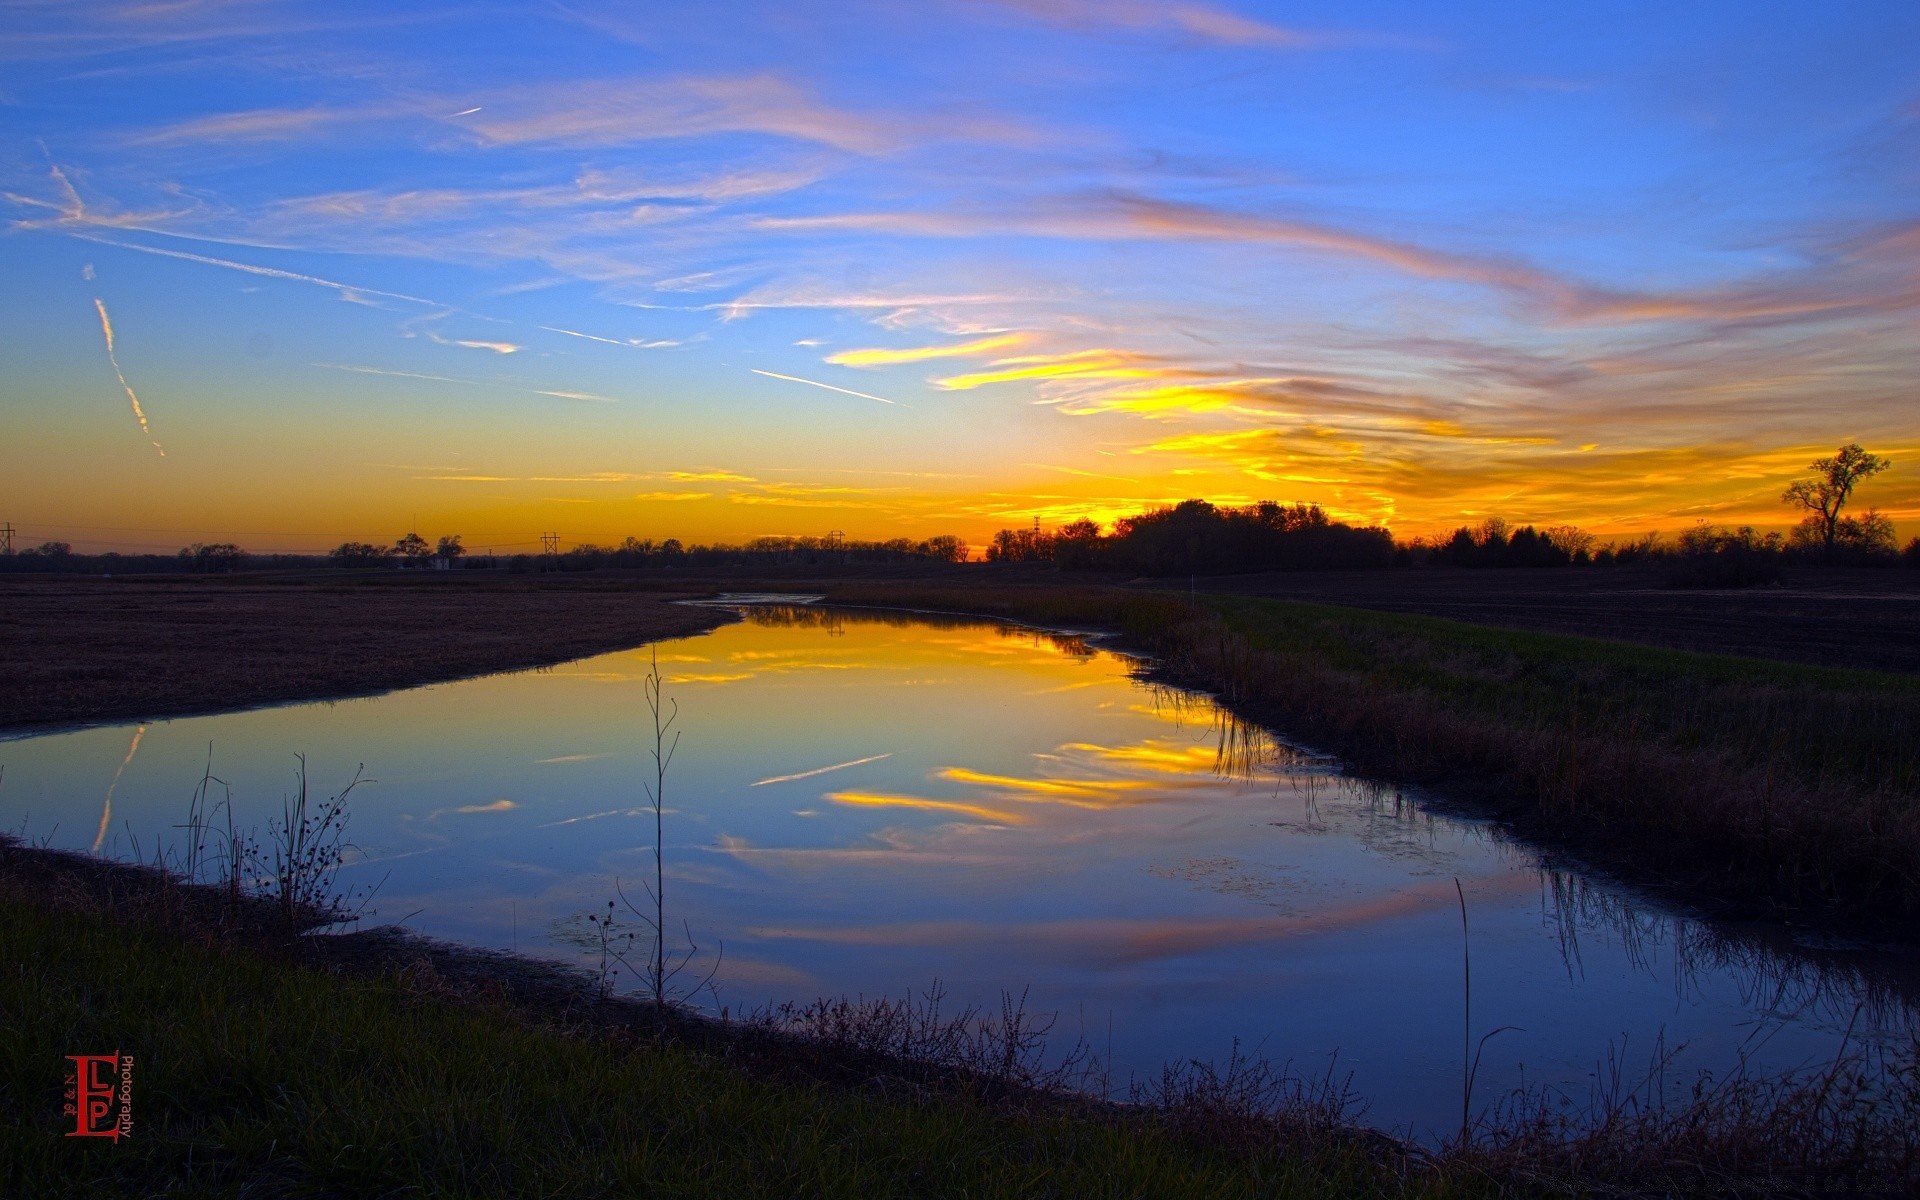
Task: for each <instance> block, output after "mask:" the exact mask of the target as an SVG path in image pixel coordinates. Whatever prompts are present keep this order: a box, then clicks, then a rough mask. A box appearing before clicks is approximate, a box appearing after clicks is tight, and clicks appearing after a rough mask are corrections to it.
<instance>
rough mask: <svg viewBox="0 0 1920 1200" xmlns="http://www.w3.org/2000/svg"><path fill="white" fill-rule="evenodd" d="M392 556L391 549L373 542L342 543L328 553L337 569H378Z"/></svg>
mask: <svg viewBox="0 0 1920 1200" xmlns="http://www.w3.org/2000/svg"><path fill="white" fill-rule="evenodd" d="M392 556H393V551H392V550H391V549H390V548H388V547H386V546H376V545H374V544H373V543H371V542H341V543H340V544H339V545H338V546H335V547H334V548H333V549H331V550H329V551H327V557H328V558H329V559H331V560H333V565H334V566H336V567H377V566H379V565H380V564H382V563H384V562H386V561H387V559H389V558H391V557H392Z"/></svg>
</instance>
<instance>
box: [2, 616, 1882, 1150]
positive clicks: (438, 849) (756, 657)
mask: <svg viewBox="0 0 1920 1200" xmlns="http://www.w3.org/2000/svg"><path fill="white" fill-rule="evenodd" d="M743 612H744V615H745V620H743V621H742V622H741V623H739V624H736V625H731V626H727V627H725V628H722V629H720V630H717V631H715V632H714V633H711V634H709V635H706V636H702V637H696V638H689V639H684V640H680V641H675V642H668V643H662V644H661V645H660V646H659V647H658V653H659V661H660V666H661V670H662V672H663V673H664V674H665V676H666V680H667V682H666V690H667V692H668V694H669V696H670V697H671V698H672V699H673V700H675V701H677V702H678V705H679V714H680V715H679V725H678V728H679V730H680V731H681V735H682V736H681V740H680V743H679V748H678V752H677V755H676V757H675V758H674V760H673V764H672V767H671V770H670V773H669V777H668V781H667V789H668V793H667V801H668V806H669V812H668V814H667V818H666V831H667V833H666V844H667V862H668V882H667V887H668V911H669V921H670V923H672V924H675V925H678V924H679V923H680V922H685V924H686V926H687V927H688V928H689V929H691V930H692V932H693V934H694V936H695V938H696V939H698V940H699V941H700V942H701V943H702V944H703V945H704V946H707V947H712V946H715V945H720V944H723V945H724V947H725V954H724V959H723V961H722V962H721V965H720V968H719V972H718V976H717V978H716V980H715V983H716V987H717V990H718V998H719V1002H720V1003H725V1004H728V1005H730V1006H733V1007H735V1008H740V1007H751V1006H754V1005H758V1004H763V1003H766V1002H769V1001H781V1000H807V999H812V998H814V997H816V996H820V995H825V994H842V993H845V994H865V995H868V996H874V995H881V994H886V995H900V994H902V993H903V992H905V991H907V990H909V989H914V990H918V989H921V988H924V987H925V986H926V985H927V984H928V983H929V982H930V981H932V980H934V979H939V980H941V981H943V982H944V983H945V984H946V985H947V987H948V990H949V993H950V994H951V995H952V996H953V997H954V999H955V1000H958V1001H962V1002H971V1001H984V1002H988V1003H994V1002H996V1001H997V998H998V996H999V994H1000V992H1001V990H1002V989H1010V990H1012V991H1015V992H1018V991H1020V990H1021V989H1030V991H1029V998H1028V1003H1029V1006H1030V1007H1031V1008H1034V1009H1038V1010H1041V1011H1046V1012H1055V1013H1058V1014H1059V1020H1058V1024H1057V1026H1056V1030H1055V1039H1056V1041H1058V1042H1071V1041H1072V1040H1073V1039H1074V1038H1075V1037H1084V1038H1085V1039H1086V1041H1087V1042H1088V1043H1089V1044H1090V1045H1091V1046H1092V1048H1093V1049H1094V1050H1095V1052H1097V1053H1098V1054H1099V1055H1100V1056H1101V1057H1103V1058H1107V1057H1109V1056H1110V1058H1111V1061H1112V1062H1113V1063H1114V1065H1115V1067H1116V1076H1117V1078H1118V1079H1119V1080H1121V1081H1124V1079H1125V1077H1126V1075H1127V1073H1128V1072H1130V1071H1132V1072H1150V1071H1154V1070H1156V1069H1157V1068H1158V1067H1159V1065H1160V1064H1161V1063H1163V1062H1165V1061H1168V1060H1171V1059H1178V1058H1189V1057H1201V1058H1223V1057H1224V1056H1225V1055H1226V1054H1227V1053H1228V1052H1229V1051H1230V1049H1231V1047H1232V1044H1233V1039H1235V1038H1236V1037H1237V1038H1239V1039H1240V1040H1241V1043H1242V1045H1243V1046H1245V1047H1248V1048H1252V1049H1255V1050H1257V1051H1259V1052H1260V1053H1263V1054H1265V1055H1266V1056H1267V1057H1269V1058H1272V1059H1275V1060H1291V1061H1292V1063H1293V1064H1294V1066H1295V1069H1296V1070H1299V1071H1301V1072H1303V1073H1307V1074H1316V1075H1317V1074H1320V1073H1323V1072H1324V1071H1325V1070H1326V1069H1327V1068H1328V1066H1329V1064H1330V1063H1331V1062H1333V1061H1334V1055H1335V1054H1336V1052H1337V1055H1338V1058H1337V1062H1338V1071H1339V1072H1340V1073H1342V1074H1344V1073H1346V1072H1349V1071H1350V1072H1352V1074H1353V1086H1354V1088H1355V1090H1356V1092H1357V1093H1359V1094H1360V1095H1362V1096H1364V1097H1365V1098H1366V1099H1367V1101H1368V1102H1369V1104H1370V1110H1369V1113H1368V1119H1369V1120H1371V1121H1373V1122H1375V1123H1377V1124H1381V1125H1385V1126H1398V1127H1405V1128H1410V1129H1412V1130H1413V1131H1415V1132H1431V1131H1434V1130H1444V1129H1446V1128H1448V1127H1449V1126H1450V1124H1457V1122H1458V1113H1459V1104H1460V1081H1461V1058H1462V1034H1463V1027H1462V993H1461V976H1462V962H1461V947H1462V936H1461V924H1460V909H1459V903H1458V900H1457V898H1456V893H1455V880H1456V879H1457V880H1458V881H1459V884H1460V887H1461V888H1462V889H1463V891H1464V893H1465V896H1466V902H1467V907H1468V911H1469V917H1470V923H1471V935H1470V936H1471V948H1472V954H1473V963H1472V967H1473V980H1474V996H1473V1036H1474V1037H1475V1039H1476V1040H1477V1039H1478V1038H1479V1037H1480V1035H1482V1034H1484V1033H1486V1032H1487V1031H1489V1030H1492V1029H1495V1028H1498V1027H1501V1026H1515V1027H1517V1028H1516V1029H1514V1030H1510V1031H1508V1032H1504V1033H1501V1034H1499V1035H1498V1036H1497V1037H1495V1038H1493V1039H1492V1040H1491V1041H1489V1042H1488V1043H1487V1047H1486V1051H1485V1055H1484V1059H1483V1062H1482V1066H1481V1068H1480V1075H1479V1090H1478V1092H1477V1095H1478V1096H1480V1097H1482V1098H1492V1097H1494V1096H1496V1095H1497V1094H1498V1093H1500V1092H1502V1091H1503V1090H1505V1089H1507V1088H1510V1087H1513V1086H1515V1085H1518V1084H1520V1083H1522V1082H1525V1083H1529V1084H1551V1085H1559V1086H1561V1087H1563V1088H1565V1089H1566V1090H1567V1091H1568V1092H1569V1093H1570V1094H1572V1095H1573V1096H1574V1097H1575V1098H1576V1099H1581V1098H1584V1097H1585V1096H1586V1095H1587V1094H1588V1089H1589V1087H1590V1085H1591V1083H1592V1081H1593V1079H1594V1077H1595V1075H1596V1071H1597V1070H1598V1068H1599V1064H1600V1063H1601V1062H1602V1061H1603V1060H1605V1059H1607V1058H1608V1057H1609V1055H1613V1056H1616V1057H1619V1058H1621V1059H1622V1060H1623V1061H1624V1062H1625V1063H1626V1065H1627V1066H1628V1067H1629V1068H1644V1066H1645V1064H1646V1063H1647V1062H1648V1061H1649V1058H1650V1056H1651V1055H1652V1054H1653V1053H1654V1051H1655V1048H1656V1046H1657V1045H1658V1044H1660V1043H1661V1042H1662V1040H1664V1042H1665V1043H1666V1044H1667V1045H1669V1046H1671V1045H1674V1044H1684V1046H1685V1049H1684V1050H1683V1052H1682V1053H1681V1055H1680V1057H1679V1059H1678V1062H1677V1063H1676V1065H1675V1067H1674V1068H1672V1069H1670V1070H1669V1072H1668V1074H1669V1077H1670V1078H1680V1077H1682V1076H1687V1077H1690V1075H1691V1072H1692V1071H1695V1070H1700V1069H1711V1070H1714V1071H1724V1070H1726V1069H1727V1068H1728V1067H1730V1066H1731V1065H1732V1064H1733V1063H1734V1062H1735V1061H1737V1059H1738V1058H1739V1057H1740V1056H1741V1055H1742V1053H1746V1054H1749V1055H1751V1056H1752V1057H1753V1060H1754V1062H1755V1063H1756V1064H1757V1065H1758V1066H1761V1067H1765V1068H1780V1067H1792V1066H1798V1065H1803V1064H1806V1063H1809V1062H1814V1061H1818V1060H1820V1059H1822V1058H1823V1057H1826V1056H1828V1055H1830V1054H1831V1053H1832V1051H1833V1050H1834V1048H1835V1047H1836V1046H1837V1045H1838V1044H1839V1043H1840V1041H1841V1039H1842V1036H1843V1034H1844V1033H1845V1031H1846V1029H1847V1027H1848V1025H1849V1023H1852V1025H1853V1027H1854V1028H1853V1033H1852V1035H1851V1036H1852V1037H1853V1038H1854V1039H1860V1038H1863V1037H1873V1036H1886V1035H1890V1034H1894V1033H1897V1032H1899V1031H1901V1030H1905V1029H1910V1028H1912V1027H1913V1024H1914V1013H1915V1010H1914V1007H1913V1004H1912V997H1914V996H1915V995H1920V986H1916V983H1915V974H1916V973H1915V969H1914V963H1913V961H1912V959H1911V957H1908V956H1902V955H1897V954H1892V953H1890V952H1886V951H1874V950H1870V949H1865V948H1845V947H1841V948H1833V947H1826V948H1821V949H1808V948H1804V947H1801V946H1797V945H1795V944H1794V943H1793V942H1792V941H1791V940H1790V939H1788V938H1787V937H1786V936H1785V935H1784V934H1782V933H1780V932H1779V931H1777V930H1768V929H1766V928H1754V929H1748V930H1733V929H1727V928H1724V927H1718V926H1713V925H1709V924H1707V923H1704V922H1700V921H1696V920H1692V919H1689V918H1686V917H1683V916H1680V915H1676V914H1672V913H1669V912H1666V911H1663V910H1662V909H1661V908H1659V907H1658V906H1656V905H1653V904H1651V903H1649V902H1647V901H1646V900H1644V899H1641V898H1637V897H1635V896H1633V895H1631V894H1629V893H1627V892H1624V891H1622V890H1620V889H1618V888H1615V887H1612V886H1610V885H1608V884H1606V883H1605V882H1603V881H1598V880H1594V879H1590V878H1587V877H1584V876H1583V875H1582V874H1581V873H1580V872H1578V871H1577V870H1570V869H1566V868H1565V867H1556V866H1553V865H1550V864H1548V863H1545V862H1543V860H1542V856H1541V855H1540V854H1539V853H1538V852H1537V851H1535V850H1533V849H1531V848H1529V847H1527V846H1525V845H1523V844H1517V843H1514V842H1512V841H1511V840H1508V839H1506V838H1504V837H1502V836H1501V835H1500V834H1499V833H1498V832H1497V831H1495V830H1494V829H1493V828H1492V827H1490V826H1488V825H1486V824H1484V823H1480V822H1476V821H1471V820H1462V819H1458V818H1455V817H1450V816H1446V815H1441V814H1438V813H1436V812H1434V811H1432V810H1430V809H1429V808H1427V807H1426V806H1424V805H1423V804H1421V803H1419V802H1418V798H1416V797H1409V796H1407V795H1405V794H1403V793H1399V792H1396V791H1394V790H1393V789H1391V788H1382V787H1378V786H1373V785H1370V784H1368V783H1367V782H1366V781H1364V780H1358V779H1354V778H1351V777H1349V776H1347V775H1344V774H1343V773H1342V772H1341V771H1340V769H1339V767H1338V765H1337V764H1336V763H1334V762H1332V761H1330V760H1328V759H1325V758H1322V757H1319V756H1315V755H1313V754H1311V753H1307V752H1303V751H1300V750H1298V749H1294V748H1289V747H1286V746H1284V745H1281V744H1279V743H1277V742H1275V741H1274V740H1272V739H1270V738H1267V737H1264V736H1262V735H1260V734H1259V733H1258V732H1257V731H1248V730H1246V729H1245V727H1243V726H1237V725H1236V724H1235V723H1234V722H1232V721H1231V720H1230V719H1227V718H1225V716H1224V714H1222V713H1221V712H1220V711H1219V710H1217V709H1215V708H1214V706H1213V705H1212V704H1211V703H1210V702H1209V701H1208V700H1206V699H1205V698H1204V697H1198V696H1194V695H1190V694H1182V693H1170V692H1168V691H1166V690H1164V689H1155V688H1150V687H1148V686H1146V685H1143V684H1142V683H1140V682H1139V681H1137V680H1136V679H1135V677H1134V676H1135V672H1136V669H1137V664H1136V663H1135V662H1133V661H1132V660H1130V659H1128V658H1125V657H1123V656H1121V655H1117V654H1114V653H1111V652H1108V651H1104V650H1101V649H1098V648H1096V647H1094V646H1091V645H1089V644H1088V643H1087V642H1086V641H1085V640H1083V639H1080V638H1075V637H1069V636H1058V635H1050V634H1044V633H1039V632H1035V631H1032V630H1026V629H1020V628H1016V627H1011V626H1006V625H998V624H988V623H981V622H976V621H967V620H957V619H946V618H939V617H923V616H908V615H904V614H884V613H874V612H850V611H833V610H822V609H815V608H804V607H796V606H755V607H751V608H747V609H744V610H743ZM649 653H650V652H649V651H648V650H647V649H645V648H642V649H640V650H636V651H626V652H621V653H615V654H606V655H600V656H598V657H594V658H588V659H582V660H579V661H576V662H572V663H567V664H564V665H562V666H558V667H554V668H552V669H548V670H541V671H532V672H522V673H517V674H509V675H496V676H488V677H484V678H478V679H471V680H465V681H461V682H456V683H449V684H440V685H435V686H431V687H423V688H416V689H412V690H409V691H402V692H394V693H390V694H387V695H383V696H378V697H374V698H370V699H362V700H351V701H343V702H337V703H330V704H304V705H295V706H289V707H284V708H273V709H262V710H254V711H249V712H238V713H230V714H224V715H216V716H208V717H195V718H186V719H180V720H173V721H164V722H158V723H150V724H146V725H141V726H107V727H98V728H90V729H84V730H78V731H73V732H66V733H58V734H51V735H43V736H39V737H33V738H24V739H18V740H13V741H6V742H0V765H4V768H5V775H4V779H0V824H4V825H5V826H6V827H8V828H11V829H13V830H16V831H18V830H20V829H22V828H23V827H24V829H25V832H26V833H27V835H28V836H29V837H30V838H32V839H34V840H36V841H38V840H41V839H43V838H48V837H50V838H51V842H52V844H54V845H59V846H68V847H76V848H80V849H93V850H97V851H98V852H100V853H103V854H110V855H118V856H130V855H131V854H132V853H133V851H134V847H135V845H136V843H137V845H138V846H139V847H140V848H141V850H142V852H143V853H147V854H149V855H150V854H151V852H152V848H153V847H154V846H155V845H157V844H163V843H166V842H168V841H170V840H175V839H177V837H178V834H177V832H176V831H175V830H173V828H172V827H173V826H175V825H176V824H178V823H179V822H180V821H181V820H182V819H183V818H184V816H185V813H186V809H187V804H188V800H189V797H190V795H191V793H192V791H193V789H194V787H195V785H196V784H197V783H198V782H199V781H200V778H201V775H202V772H203V771H204V770H205V768H206V763H207V758H208V752H209V744H211V752H212V762H213V769H214V772H215V773H216V774H217V775H218V776H220V777H221V778H222V779H224V780H225V781H226V782H227V783H228V784H230V785H231V789H232V804H233V807H234V809H235V811H236V812H237V814H238V816H239V823H240V824H241V825H243V826H246V825H253V826H257V827H260V828H262V829H264V827H265V826H266V824H267V822H268V820H269V818H271V817H277V816H278V814H279V812H280V805H281V800H282V797H283V796H284V795H285V794H286V793H287V792H288V791H289V790H290V789H291V788H292V786H293V784H294V758H293V756H294V754H296V753H302V754H305V755H306V758H307V763H308V771H309V777H310V779H311V780H312V782H313V785H314V787H315V789H316V790H324V791H325V792H327V793H328V794H331V793H332V792H334V791H337V790H338V789H339V788H340V787H341V786H344V785H345V784H346V783H347V782H348V781H349V780H350V779H351V778H352V777H353V774H354V772H355V769H356V767H357V766H358V765H359V764H362V763H364V764H365V765H366V774H367V775H368V776H369V777H370V778H372V779H373V780H375V781H377V782H375V783H372V784H369V785H366V786H364V787H363V788H361V789H359V790H357V791H355V792H354V794H353V806H352V825H351V829H350V833H351V837H352V840H353V842H354V843H355V845H356V847H357V850H356V854H355V857H354V859H353V861H352V863H351V865H350V866H349V867H348V868H347V869H346V871H345V872H344V875H343V878H344V880H345V881H347V882H349V883H351V884H353V885H354V886H363V885H367V884H371V883H380V884H381V886H380V890H379V893H378V895H377V897H376V899H375V901H374V904H373V907H374V908H375V909H376V910H377V911H378V916H377V917H375V918H371V920H373V921H380V920H393V919H399V918H404V919H405V924H406V925H407V926H408V927H410V928H412V929H415V930H418V931H420V932H423V933H427V934H431V935H434V936H438V937H444V938H450V939H455V940H459V941H463V942H468V943H472V944H476V945H484V946H491V947H500V948H516V949H518V950H520V951H522V952H529V953H534V954H539V955H545V956H550V957H554V958H558V959H562V960H565V961H570V962H576V963H583V964H595V963H597V962H598V959H599V954H598V951H597V945H598V943H597V941H596V940H595V939H594V938H593V936H592V934H591V932H590V927H589V926H588V924H587V916H588V914H591V913H594V912H602V911H604V910H605V905H606V902H607V901H608V900H609V899H612V898H613V896H614V888H615V883H616V880H619V881H622V882H623V883H624V884H625V885H626V888H627V892H628V895H629V896H631V897H636V898H637V897H639V896H640V891H639V889H638V888H637V887H636V886H635V885H636V884H637V883H638V882H639V880H640V879H641V878H643V877H644V876H645V875H646V874H647V873H648V872H649V871H650V867H651V859H652V836H653V821H652V814H651V811H650V810H648V809H647V808H646V807H645V805H646V797H645V795H644V793H643V792H642V789H641V782H642V779H643V777H644V778H650V774H649V773H650V770H651V763H650V761H649V760H648V759H647V752H648V750H650V748H651V740H650V727H648V721H647V713H646V708H645V704H644V699H643V694H642V682H641V681H642V679H643V678H644V676H645V675H646V672H647V669H648V661H649ZM382 881H384V882H382ZM702 999H703V1001H704V1002H707V1003H712V1002H713V1000H714V998H713V997H712V996H711V995H709V996H703V997H702ZM1856 1044H1857V1043H1856Z"/></svg>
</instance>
